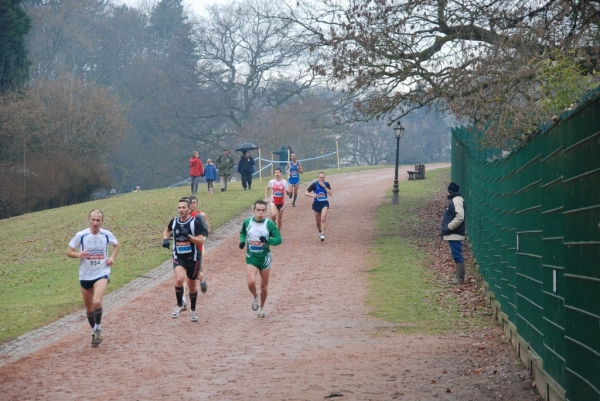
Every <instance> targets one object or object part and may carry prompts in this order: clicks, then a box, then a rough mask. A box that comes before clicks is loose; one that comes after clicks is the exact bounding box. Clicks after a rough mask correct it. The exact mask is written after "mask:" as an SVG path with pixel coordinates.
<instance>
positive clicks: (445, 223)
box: [442, 182, 466, 285]
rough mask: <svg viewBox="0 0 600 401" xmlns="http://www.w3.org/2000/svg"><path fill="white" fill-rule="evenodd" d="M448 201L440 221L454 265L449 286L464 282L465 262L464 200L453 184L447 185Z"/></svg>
mask: <svg viewBox="0 0 600 401" xmlns="http://www.w3.org/2000/svg"><path fill="white" fill-rule="evenodd" d="M448 199H450V203H449V204H448V206H447V207H446V212H445V213H444V218H443V220H442V238H443V239H444V241H448V245H450V251H451V252H452V259H454V262H455V263H456V278H455V279H454V281H452V282H450V284H452V285H457V284H461V283H462V282H463V281H465V260H464V259H463V255H462V242H463V240H464V239H465V234H466V229H465V200H464V199H463V197H462V196H461V194H460V187H459V186H458V185H457V184H455V183H453V182H451V183H450V185H448Z"/></svg>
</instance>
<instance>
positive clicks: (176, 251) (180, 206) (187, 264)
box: [162, 199, 208, 322]
mask: <svg viewBox="0 0 600 401" xmlns="http://www.w3.org/2000/svg"><path fill="white" fill-rule="evenodd" d="M177 212H178V214H179V215H178V216H177V217H174V218H173V219H171V221H169V224H167V226H166V227H165V229H164V231H163V243H162V246H163V247H165V248H167V249H169V247H170V243H169V238H170V236H171V233H173V271H174V273H175V298H176V299H177V306H176V307H175V310H174V311H173V313H172V314H171V317H172V318H173V319H177V318H178V317H179V313H180V312H181V311H183V310H186V309H187V306H186V305H185V304H184V301H183V292H184V289H183V284H184V281H186V277H187V285H188V289H189V295H190V303H191V320H192V322H197V321H198V316H197V315H196V300H197V299H198V289H197V287H196V280H197V279H198V273H199V272H200V270H202V252H201V250H200V248H201V246H202V245H203V244H204V241H205V239H206V237H207V236H208V230H207V229H206V227H204V226H203V225H202V221H201V220H200V219H197V218H195V217H192V216H191V215H190V201H189V199H180V200H179V202H177Z"/></svg>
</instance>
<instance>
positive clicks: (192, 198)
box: [187, 195, 198, 202]
mask: <svg viewBox="0 0 600 401" xmlns="http://www.w3.org/2000/svg"><path fill="white" fill-rule="evenodd" d="M187 198H188V199H189V200H190V202H191V201H193V200H196V201H197V200H198V198H196V196H195V195H192V196H188V197H187Z"/></svg>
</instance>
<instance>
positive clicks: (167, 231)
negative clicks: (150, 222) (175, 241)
mask: <svg viewBox="0 0 600 401" xmlns="http://www.w3.org/2000/svg"><path fill="white" fill-rule="evenodd" d="M169 238H171V227H170V226H166V227H165V229H164V231H163V239H169Z"/></svg>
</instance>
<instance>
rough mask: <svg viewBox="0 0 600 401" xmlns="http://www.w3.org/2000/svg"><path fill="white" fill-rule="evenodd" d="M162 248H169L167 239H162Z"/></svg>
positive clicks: (169, 244)
mask: <svg viewBox="0 0 600 401" xmlns="http://www.w3.org/2000/svg"><path fill="white" fill-rule="evenodd" d="M162 246H163V248H167V249H169V248H170V247H171V243H170V242H169V240H168V239H166V238H165V239H163V244H162Z"/></svg>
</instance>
